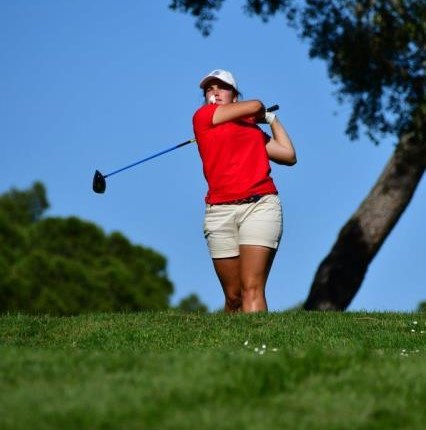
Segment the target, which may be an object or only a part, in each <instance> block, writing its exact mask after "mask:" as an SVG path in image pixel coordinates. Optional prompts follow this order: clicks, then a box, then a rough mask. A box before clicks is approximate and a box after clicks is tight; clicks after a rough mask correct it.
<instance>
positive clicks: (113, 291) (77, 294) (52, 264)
mask: <svg viewBox="0 0 426 430" xmlns="http://www.w3.org/2000/svg"><path fill="white" fill-rule="evenodd" d="M48 207H49V204H48V201H47V197H46V192H45V188H44V187H43V185H42V184H40V183H36V184H35V185H34V186H33V187H32V188H31V189H29V190H27V191H17V190H12V191H10V192H8V193H6V194H4V195H2V196H0V312H5V311H13V312H14V311H23V312H30V313H50V314H57V315H73V314H78V313H81V312H91V311H101V312H108V311H140V310H160V309H167V308H168V307H169V298H170V295H171V294H172V293H173V285H172V283H171V282H170V280H169V279H168V277H167V270H166V269H167V262H166V259H165V258H164V257H163V256H161V255H160V254H158V253H157V252H155V251H153V250H151V249H147V248H144V247H142V246H136V245H133V244H131V243H130V242H129V241H128V240H127V239H126V238H125V237H124V236H123V235H122V234H120V233H117V232H114V233H112V234H110V235H106V234H105V233H104V232H103V231H102V230H101V229H100V228H99V227H98V226H96V225H94V224H93V223H90V222H87V221H82V220H80V219H78V218H76V217H69V218H54V217H50V218H42V215H43V211H45V210H46V208H48Z"/></svg>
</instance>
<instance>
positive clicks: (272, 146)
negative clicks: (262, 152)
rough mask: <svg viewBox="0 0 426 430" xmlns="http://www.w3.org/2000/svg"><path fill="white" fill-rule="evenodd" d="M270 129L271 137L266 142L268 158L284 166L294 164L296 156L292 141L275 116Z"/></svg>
mask: <svg viewBox="0 0 426 430" xmlns="http://www.w3.org/2000/svg"><path fill="white" fill-rule="evenodd" d="M271 131H272V138H271V140H270V141H269V142H268V143H267V144H266V151H267V153H268V156H269V159H270V160H272V161H274V162H275V163H277V164H284V165H286V166H293V165H294V164H296V163H297V158H296V151H295V149H294V146H293V143H292V141H291V139H290V137H289V135H288V134H287V132H286V130H285V128H284V126H283V125H282V124H281V122H280V120H279V119H278V117H277V116H275V118H274V120H273V121H272V124H271Z"/></svg>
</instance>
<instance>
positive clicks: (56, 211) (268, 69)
mask: <svg viewBox="0 0 426 430" xmlns="http://www.w3.org/2000/svg"><path fill="white" fill-rule="evenodd" d="M243 3H244V2H243V1H232V2H231V1H227V2H225V4H224V7H223V9H222V11H221V13H220V19H219V21H218V22H216V24H215V27H214V31H213V33H212V35H211V36H210V37H209V38H204V37H202V36H201V34H200V33H199V32H198V31H197V30H196V29H195V27H194V20H193V18H191V17H189V16H186V15H182V14H178V13H174V12H172V11H170V10H169V9H168V4H169V0H162V1H155V2H148V1H136V0H129V1H125V2H119V1H111V0H93V1H90V2H88V1H83V0H73V1H72V2H71V1H68V0H37V1H29V0H13V1H12V0H0V95H1V97H0V151H1V152H0V193H3V192H6V191H8V190H9V189H10V188H12V187H15V188H19V189H25V188H28V187H30V186H31V185H32V184H33V182H34V181H36V180H38V181H41V182H43V183H44V184H45V186H46V187H47V192H48V198H49V201H50V203H51V208H50V209H49V211H48V212H47V215H49V216H61V217H68V216H77V217H79V218H81V219H84V220H87V221H90V222H94V223H96V224H97V225H99V226H100V227H102V228H103V229H104V230H105V232H107V233H110V232H112V231H120V232H121V233H123V234H124V235H125V236H126V237H127V238H129V240H130V241H131V242H132V243H134V244H140V245H143V246H146V247H150V248H153V249H155V250H156V251H158V252H159V253H161V254H162V255H164V256H165V257H166V258H167V260H168V274H169V278H170V279H171V281H172V282H173V283H174V286H175V294H174V295H173V298H172V302H173V304H175V303H177V302H178V301H179V300H180V299H181V298H183V297H185V296H187V295H188V294H190V293H193V292H194V293H196V294H197V295H198V296H199V297H200V298H201V300H202V301H203V302H204V303H206V304H207V305H208V306H209V308H210V310H216V309H219V308H221V307H222V303H223V297H222V291H221V289H220V286H219V284H218V281H217V279H216V276H215V274H214V272H213V268H212V264H211V260H210V258H209V256H208V252H207V248H206V245H205V242H204V238H203V235H202V219H203V210H204V195H205V192H206V184H205V181H204V178H203V175H202V170H201V163H200V160H199V157H198V153H197V149H196V147H195V144H193V145H188V146H185V147H183V148H180V149H178V150H176V151H173V152H171V153H169V154H166V155H163V156H161V157H159V158H157V159H155V160H151V161H149V162H147V163H144V164H142V165H140V166H137V167H134V168H132V169H129V170H127V171H125V172H122V173H120V174H118V175H116V176H113V177H111V178H109V179H107V191H106V193H105V194H104V195H97V194H95V193H93V191H92V189H91V183H92V178H93V174H94V171H95V169H99V170H100V171H101V172H102V173H104V174H107V173H109V172H111V171H114V170H116V169H118V168H121V167H123V166H126V165H128V164H130V163H132V162H135V161H138V160H139V159H142V158H144V157H146V156H149V155H151V154H154V153H156V152H159V151H161V150H163V149H166V148H168V147H171V146H174V145H175V144H178V143H180V142H183V141H185V140H187V139H189V138H191V137H192V123H191V118H192V114H193V112H194V111H195V110H196V109H197V108H198V106H200V104H201V103H202V96H201V92H200V89H199V88H198V82H199V81H200V79H201V78H202V77H203V76H204V75H205V74H207V73H208V72H209V71H211V70H212V69H214V68H224V69H228V70H231V71H232V72H233V74H234V75H235V77H236V79H237V81H238V84H239V87H240V89H241V91H242V93H243V96H244V98H245V99H250V98H258V99H261V100H262V101H263V102H264V103H265V104H266V105H272V104H275V103H278V104H279V105H280V111H279V117H280V119H281V121H282V122H283V123H284V124H285V126H286V128H287V130H288V132H289V134H290V135H291V137H292V139H293V142H294V144H295V147H296V150H297V155H298V160H299V162H298V164H297V165H296V166H294V167H291V168H289V167H283V166H278V165H272V175H273V177H274V180H275V182H276V185H277V187H278V188H279V191H280V195H281V199H282V201H283V206H284V218H285V221H284V224H285V227H284V229H285V232H284V237H283V241H282V243H281V247H280V249H279V251H278V254H277V257H276V260H275V263H274V267H273V269H272V273H271V275H270V279H269V282H268V287H267V298H268V303H269V308H270V310H272V311H280V310H285V309H287V308H290V307H292V306H295V305H297V304H299V303H300V302H302V301H303V300H304V299H305V298H306V296H307V294H308V291H309V288H310V283H311V281H312V279H313V276H314V273H315V271H316V269H317V267H318V265H319V263H320V262H321V260H322V259H323V258H324V257H325V256H326V254H327V253H328V251H329V250H330V248H331V246H332V245H333V243H334V241H335V239H336V236H337V234H338V232H339V230H340V228H341V227H342V225H343V224H344V222H345V221H346V220H347V219H348V218H349V216H350V215H351V214H352V213H353V212H354V211H355V210H356V208H357V207H358V205H359V204H360V203H361V201H362V199H363V198H364V197H365V196H366V194H367V193H368V191H369V190H370V189H371V187H372V185H373V184H374V182H375V180H376V179H377V177H378V175H379V174H380V172H381V171H382V169H383V167H384V166H385V163H386V162H387V160H388V159H389V157H390V156H391V154H392V151H393V149H394V145H395V141H394V140H392V139H390V138H389V139H387V140H386V141H384V142H382V143H381V145H379V146H375V145H374V144H372V143H371V142H370V141H369V140H368V139H367V138H365V137H362V138H361V139H360V140H359V141H356V142H351V141H349V139H348V138H347V136H346V135H345V133H344V130H345V126H346V122H347V119H348V115H349V111H350V106H349V105H339V104H338V103H337V101H336V97H335V95H334V93H335V90H336V88H335V87H334V86H333V85H332V84H331V83H330V80H329V79H328V77H327V73H326V68H325V64H324V63H322V62H320V61H312V60H310V59H309V57H308V46H307V44H306V43H304V42H302V41H300V40H299V39H297V37H296V35H295V33H294V31H293V30H291V29H288V28H287V27H286V25H285V22H284V18H283V17H281V16H279V17H276V18H274V19H272V20H271V21H270V22H269V23H268V24H263V23H262V22H261V21H260V20H258V19H256V18H250V17H248V16H247V15H245V14H243V12H242V9H241V7H242V5H243ZM425 212H426V187H425V181H424V179H423V182H422V183H421V184H420V187H419V188H418V189H417V192H416V194H415V196H414V198H413V201H412V203H411V205H410V206H409V208H408V209H407V211H406V212H405V213H404V214H403V216H402V218H401V220H400V222H399V223H398V225H397V226H396V228H395V229H394V231H393V232H392V234H391V236H390V237H389V238H388V239H387V240H386V242H385V243H384V245H383V247H382V249H381V251H380V253H379V254H378V256H377V257H376V258H375V260H374V262H373V263H372V264H371V266H370V268H369V271H368V273H367V276H366V279H365V281H364V283H363V285H362V287H361V290H360V292H359V293H358V295H357V296H356V298H355V300H354V301H353V303H352V304H351V306H350V309H351V310H361V309H362V310H380V311H392V310H395V311H411V310H414V309H416V307H417V305H418V304H419V302H420V301H422V300H426V265H425V264H424V263H425V255H426V240H425V239H426V230H425V226H424V219H425V218H424V217H425Z"/></svg>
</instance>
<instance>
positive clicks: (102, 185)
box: [93, 105, 280, 194]
mask: <svg viewBox="0 0 426 430" xmlns="http://www.w3.org/2000/svg"><path fill="white" fill-rule="evenodd" d="M279 108H280V107H279V106H278V105H273V106H271V107H269V108H267V109H266V111H267V112H274V111H276V110H278V109H279ZM193 142H195V138H192V139H189V140H187V141H185V142H182V143H179V144H178V145H175V146H172V147H171V148H168V149H164V150H163V151H160V152H158V153H156V154H153V155H150V156H149V157H146V158H144V159H142V160H139V161H136V162H135V163H132V164H129V165H128V166H125V167H122V168H121V169H117V170H114V171H113V172H111V173H108V174H107V175H103V174H102V173H101V172H100V171H99V170H96V171H95V175H94V176H93V191H94V192H95V193H97V194H102V193H104V192H105V190H106V180H105V179H106V178H108V177H109V176H112V175H116V174H117V173H120V172H122V171H123V170H127V169H130V168H131V167H134V166H137V165H138V164H141V163H145V161H148V160H152V159H153V158H155V157H159V156H160V155H163V154H166V153H167V152H170V151H174V150H175V149H178V148H181V147H182V146H185V145H188V144H189V143H193Z"/></svg>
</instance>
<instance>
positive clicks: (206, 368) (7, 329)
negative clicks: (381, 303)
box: [0, 311, 426, 430]
mask: <svg viewBox="0 0 426 430" xmlns="http://www.w3.org/2000/svg"><path fill="white" fill-rule="evenodd" d="M0 387H1V389H0V428H2V429H3V430H12V429H13V430H21V429H22V430H24V429H25V430H28V429H31V430H38V429H40V430H41V429H43V430H49V429H52V430H53V429H55V430H58V429H59V430H67V429H79V430H81V429H90V430H97V429H103V430H104V429H111V430H112V429H114V430H117V429H123V430H124V429H126V430H133V429H135V430H136V429H138V430H140V429H161V430H168V429H170V430H171V429H173V430H176V429H188V430H189V429H191V430H196V429H197V430H198V429H202V430H210V429H212V430H213V429H214V430H219V429H229V430H231V429H232V430H237V429H244V430H245V429H249V430H264V429H268V430H273V429H307V430H308V429H309V430H315V429H327V430H330V429H336V430H337V429H339V430H342V429H365V430H367V429H368V430H375V429H383V430H389V429H392V430H395V429H410V430H416V429H419V430H420V429H422V430H423V428H424V425H425V422H426V407H425V405H426V314H424V313H307V312H302V311H300V312H282V313H269V314H257V315H243V314H240V315H233V316H228V315H224V314H221V313H218V314H206V315H197V314H182V313H177V312H155V313H137V314H88V315H83V316H78V317H67V318H55V317H49V316H40V317H35V316H26V315H3V316H1V317H0Z"/></svg>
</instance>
